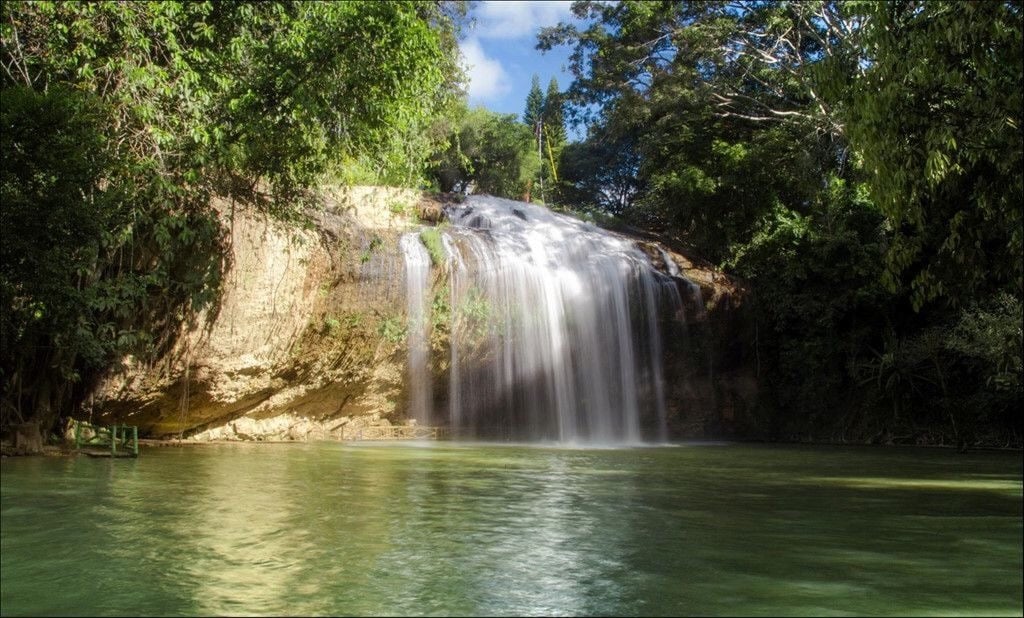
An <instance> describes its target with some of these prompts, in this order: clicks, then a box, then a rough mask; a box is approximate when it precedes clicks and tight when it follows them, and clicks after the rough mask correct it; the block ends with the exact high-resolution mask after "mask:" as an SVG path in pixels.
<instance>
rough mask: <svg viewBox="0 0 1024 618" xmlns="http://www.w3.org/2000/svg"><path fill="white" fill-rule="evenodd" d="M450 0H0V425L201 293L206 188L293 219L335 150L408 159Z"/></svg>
mask: <svg viewBox="0 0 1024 618" xmlns="http://www.w3.org/2000/svg"><path fill="white" fill-rule="evenodd" d="M458 7H459V5H458V4H455V5H453V4H450V3H443V2H442V3H421V2H412V1H407V2H386V3H385V2H381V3H376V2H374V3H369V2H332V3H310V2H289V1H283V2H258V3H257V2H232V3H213V2H159V3H122V2H95V3H56V2H5V3H3V4H2V6H0V67H2V71H0V87H2V94H3V122H4V125H3V127H2V132H3V141H2V148H3V152H2V155H3V160H4V169H3V179H2V191H3V199H2V203H3V206H2V208H3V210H2V218H3V221H2V233H3V235H4V238H3V241H4V242H3V243H2V244H3V251H4V254H3V257H4V265H3V269H2V272H0V275H2V276H0V295H2V299H3V302H4V305H5V315H4V320H3V322H2V334H3V352H2V354H0V409H2V416H0V425H2V426H6V425H7V424H8V423H10V422H11V421H12V420H15V421H16V420H19V419H30V418H34V419H36V420H38V421H40V422H41V423H42V424H43V425H44V426H49V425H51V424H52V423H53V422H54V421H55V419H56V418H57V415H58V414H67V413H69V412H71V411H72V410H73V409H74V408H75V406H76V403H77V402H78V401H81V400H82V399H83V398H84V396H85V395H86V393H87V392H88V390H89V388H90V387H91V383H92V380H93V378H95V377H96V376H98V375H99V374H100V373H102V371H103V370H104V369H106V368H108V367H110V366H112V365H113V364H114V363H115V362H116V361H117V360H118V359H120V358H121V357H123V355H125V354H129V353H131V354H137V355H139V356H140V357H141V358H150V359H151V358H153V357H154V356H155V355H159V354H160V353H161V352H163V351H166V350H167V349H168V346H169V343H170V342H171V341H172V340H173V337H174V336H175V334H176V333H178V332H181V330H182V328H181V326H182V322H186V323H187V322H188V321H189V319H190V318H191V317H192V316H194V315H195V314H196V311H197V310H198V309H201V308H203V307H207V306H209V305H210V303H212V302H214V300H215V298H216V290H217V284H218V277H219V275H220V267H221V264H220V255H221V253H220V247H219V241H220V238H221V234H222V230H221V228H220V225H219V223H218V220H217V216H216V213H215V212H214V210H213V208H212V205H211V201H210V198H211V196H213V195H221V196H225V197H233V198H238V199H240V200H243V203H247V204H249V205H251V206H253V207H255V208H257V209H260V210H262V211H263V212H267V213H270V214H272V215H275V216H278V217H281V218H286V219H298V218H301V217H302V216H303V209H304V208H305V207H306V206H307V205H308V204H309V201H308V200H307V199H306V198H307V196H308V195H309V189H310V187H312V186H314V185H315V184H316V183H317V182H319V181H321V180H323V179H324V178H325V177H326V174H328V173H329V172H331V171H336V167H335V166H337V165H338V164H339V163H338V162H341V164H342V165H347V164H350V163H351V162H353V161H365V162H368V164H370V165H372V166H374V167H375V169H376V171H377V173H378V177H387V178H405V179H407V181H409V182H412V181H413V180H414V179H415V178H417V177H418V176H419V175H420V174H421V173H422V171H423V168H424V165H425V163H426V161H427V159H428V157H429V156H430V154H432V151H433V150H435V149H436V148H438V147H439V146H440V145H441V144H439V143H437V142H432V141H429V140H428V137H427V136H429V132H427V131H426V128H427V127H429V126H430V124H431V123H432V122H433V121H434V120H435V119H436V118H437V117H438V116H443V115H445V114H447V113H449V110H450V108H451V106H452V104H453V103H454V101H455V100H456V99H457V95H458V84H459V82H460V80H461V71H460V70H459V69H458V63H457V60H458V55H457V37H456V36H455V34H456V32H455V30H456V28H457V21H458V14H459V8H458ZM58 155H59V156H58ZM65 168H66V169H65ZM332 168H335V169H333V170H332ZM41 222H47V223H48V226H47V229H42V228H40V227H39V224H40V223H41ZM41 273H42V274H45V280H39V278H40V274H41ZM6 308H10V312H9V313H8V312H7V311H6Z"/></svg>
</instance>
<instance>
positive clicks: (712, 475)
mask: <svg viewBox="0 0 1024 618" xmlns="http://www.w3.org/2000/svg"><path fill="white" fill-rule="evenodd" d="M0 466H2V473H3V476H2V483H0V486H2V503H0V504H2V533H0V541H2V547H0V561H2V564H0V567H2V568H0V602H2V603H0V613H3V614H4V615H23V614H33V615H61V614H77V615H195V614H199V615H243V614H245V615H251V614H262V615H285V614H288V615H323V614H357V615H365V614H378V615H379V614H392V615H422V614H441V615H451V614H456V615H510V614H511V615H537V614H542V615H552V614H557V615H565V614H573V615H665V614H668V615H681V614H682V615H691V614H727V615H736V614H743V615H765V616H773V615H794V614H804V615H807V614H811V615H823V614H857V615H879V614H882V615H894V614H912V615H926V614H942V615H950V614H957V615H963V614H981V615H993V614H1003V615H1006V614H1009V615H1021V614H1022V592H1021V579H1022V506H1021V499H1022V488H1021V467H1022V466H1021V455H1020V453H1013V454H1002V453H1001V454H991V453H980V454H967V455H958V454H956V453H952V452H948V451H940V450H903V449H868V448H858V449H853V448H799V447H777V446H770V447H769V446H745V445H683V446H675V447H660V448H641V449H620V450H613V449H606V450H599V449H595V450H581V449H556V448H543V447H518V446H484V445H464V446H463V445H457V444H451V443H435V444H431V445H419V446H417V445H410V444H398V445H346V444H337V443H329V444H308V445H302V444H279V445H277V444H256V445H254V444H240V445H205V446H195V447H186V448H150V449H144V450H143V453H142V455H141V457H140V458H139V459H138V460H118V461H111V460H104V459H90V458H86V457H79V458H11V459H5V460H3V462H2V464H0Z"/></svg>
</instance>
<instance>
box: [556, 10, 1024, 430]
mask: <svg viewBox="0 0 1024 618" xmlns="http://www.w3.org/2000/svg"><path fill="white" fill-rule="evenodd" d="M1021 9H1022V6H1021V3H1020V2H1019V1H1013V0H1011V1H998V2H987V3H977V2H953V1H949V2H945V1H934V2H918V1H906V2H895V3H892V2H881V1H877V2H876V1H868V2H835V1H828V0H818V1H812V2H787V1H776V2H760V1H744V0H734V1H713V2H639V1H628V0H627V1H623V2H618V3H604V2H575V3H574V4H573V12H574V13H575V15H576V16H577V17H578V18H580V19H581V20H582V24H583V25H582V26H575V25H571V24H560V25H558V26H556V27H553V28H548V29H546V30H544V31H543V32H542V33H541V35H540V37H539V41H538V46H539V47H540V48H541V49H550V48H551V47H553V46H555V45H563V44H565V45H569V46H571V48H572V55H571V69H572V71H573V74H574V78H575V79H574V81H573V83H572V84H571V86H570V87H569V88H568V90H567V92H566V93H565V98H566V102H567V104H568V113H569V116H570V117H571V119H572V120H573V121H574V122H578V123H584V124H585V125H586V126H587V139H586V140H585V141H584V142H583V143H581V144H578V145H572V146H570V147H569V148H566V150H565V151H564V153H563V160H562V164H561V165H562V168H561V169H562V170H563V176H564V178H563V183H562V186H561V187H560V192H559V195H560V197H561V199H563V200H566V201H569V202H570V203H571V204H572V205H574V206H575V207H577V208H583V209H592V208H597V209H603V210H605V211H607V212H609V213H612V214H615V215H617V216H618V217H620V218H622V219H624V220H625V221H626V222H628V223H632V224H635V225H642V226H646V227H649V228H655V229H659V230H661V231H662V232H663V233H664V234H665V235H666V236H669V237H675V238H678V239H680V242H682V243H684V244H686V245H689V246H690V247H691V248H692V249H694V250H696V251H697V252H698V253H699V254H701V255H703V256H705V257H708V258H710V259H712V260H714V261H716V262H717V263H719V264H720V265H721V266H722V267H724V268H726V269H727V270H729V271H730V272H732V273H734V274H736V275H740V276H743V277H744V278H746V279H747V280H748V282H749V284H750V285H751V288H752V290H753V294H754V299H755V304H756V313H757V321H758V327H759V328H758V330H759V332H760V335H759V337H758V341H757V345H756V347H757V350H756V353H757V354H758V357H759V358H761V359H764V358H766V357H769V358H771V362H769V363H765V362H761V363H760V365H759V366H760V367H762V370H763V371H764V372H765V375H763V376H762V383H763V384H764V385H766V386H767V387H768V388H766V389H765V393H766V396H765V397H763V398H762V401H761V403H760V406H759V407H760V410H759V412H758V415H759V416H757V418H754V419H748V420H749V422H750V423H751V424H753V425H757V426H758V427H759V429H758V430H759V431H765V432H768V433H773V434H774V435H777V436H779V435H795V434H797V433H801V432H802V433H803V434H805V435H806V434H809V433H814V432H819V433H820V432H833V435H848V434H849V433H850V432H855V433H856V434H857V435H860V436H862V437H863V436H865V435H874V436H876V437H877V436H885V435H888V436H892V435H893V434H894V433H910V434H911V435H913V434H914V432H916V431H920V427H922V426H924V427H937V426H942V427H945V429H944V431H946V432H947V435H950V436H954V435H955V436H957V437H956V439H957V440H961V441H962V440H967V439H969V438H967V437H965V436H970V435H973V434H972V432H974V431H981V427H982V426H983V425H984V426H986V427H991V426H992V425H991V423H992V422H997V423H1003V424H1002V425H1001V426H1002V427H1003V428H1004V430H1006V428H1007V427H1016V429H1013V430H1012V432H1016V434H1017V435H1019V432H1020V424H1021V423H1020V421H1021V417H1020V415H1019V414H1017V413H1016V412H1015V410H1016V409H1017V408H1019V407H1020V402H1021V389H1020V380H1019V379H1012V380H1010V382H1012V383H1013V384H1014V385H1015V386H1013V387H1009V388H1004V387H1001V386H998V384H1000V383H1004V382H1000V381H1001V380H1005V378H1006V374H1005V373H1000V371H1002V370H998V371H997V370H996V366H1001V367H1004V368H1005V367H1011V366H1012V367H1016V366H1018V365H1019V363H1020V357H1021V355H1020V348H1021V343H1022V335H1021V328H1020V321H1021V320H1020V316H1021V297H1022V291H1024V286H1022V278H1021V269H1022V268H1024V257H1022V245H1021V234H1022V233H1024V232H1022V204H1024V196H1022V191H1021V169H1022V160H1021V145H1022V135H1021V127H1020V122H1021V107H1022V105H1021V100H1022V99H1021V97H1022V92H1024V88H1022V83H1021V82H1022V58H1021V50H1022V41H1021V32H1022V27H1021V25H1022V10H1021ZM981 316H986V317H984V318H983V317H981ZM996 316H1001V317H996ZM980 323H986V324H988V325H989V327H990V328H991V329H992V330H991V331H989V332H993V333H994V332H1000V333H1002V335H1000V336H999V337H993V338H989V339H986V338H985V337H982V336H981V335H980V331H979V330H978V329H977V328H975V326H970V327H968V326H966V325H968V324H971V325H978V324H980ZM997 325H998V326H997ZM967 340H970V341H971V342H973V343H967ZM983 340H985V341H987V342H988V343H987V344H982V343H981V341H983ZM1008 342H1013V343H1012V344H1011V343H1008ZM982 347H985V348H986V349H988V352H985V353H982V352H981V351H980V349H981V348H982ZM1011 349H1012V350H1016V351H1015V352H1013V353H1009V354H1008V355H1007V352H1006V351H1007V350H1011ZM967 350H970V352H967ZM982 357H988V358H989V359H990V360H989V361H988V362H987V364H986V363H984V362H980V359H981V358H982ZM997 357H999V358H1002V359H1003V360H1002V361H1000V362H998V363H995V362H993V360H992V359H995V358H997ZM1011 357H1012V358H1011ZM984 367H988V368H987V369H985V368H984ZM1000 375H1001V376H1003V377H1002V378H1000V377H998V376H1000ZM808 376H814V378H813V379H809V378H808ZM985 423H990V424H988V425H985Z"/></svg>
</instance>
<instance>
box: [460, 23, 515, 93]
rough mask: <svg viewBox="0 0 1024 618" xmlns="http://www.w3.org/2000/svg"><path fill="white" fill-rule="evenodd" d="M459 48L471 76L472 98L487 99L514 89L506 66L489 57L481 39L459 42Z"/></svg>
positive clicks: (467, 71)
mask: <svg viewBox="0 0 1024 618" xmlns="http://www.w3.org/2000/svg"><path fill="white" fill-rule="evenodd" d="M459 50H460V51H462V61H463V64H465V66H466V75H467V77H468V78H469V98H470V99H471V100H474V101H486V100H488V99H494V98H497V97H500V96H502V95H505V94H508V92H509V91H510V90H512V85H511V84H510V83H509V77H508V73H506V72H505V68H504V67H503V66H501V62H499V61H498V60H496V59H494V58H489V57H487V54H485V53H484V50H483V48H482V47H480V41H479V40H477V39H475V38H473V39H467V40H465V41H463V42H462V43H460V44H459Z"/></svg>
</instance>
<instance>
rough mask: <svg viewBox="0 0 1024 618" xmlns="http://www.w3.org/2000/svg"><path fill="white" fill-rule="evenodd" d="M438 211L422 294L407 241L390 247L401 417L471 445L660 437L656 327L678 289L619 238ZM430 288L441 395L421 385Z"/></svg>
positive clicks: (667, 316) (567, 224) (489, 212)
mask: <svg viewBox="0 0 1024 618" xmlns="http://www.w3.org/2000/svg"><path fill="white" fill-rule="evenodd" d="M447 214H448V219H449V221H450V222H451V225H450V226H445V227H444V228H443V229H442V230H441V241H442V245H443V248H444V252H445V254H446V255H445V256H444V259H445V261H446V263H445V264H443V265H438V268H439V269H440V270H439V274H442V273H443V277H439V278H438V282H437V283H435V284H434V286H433V287H432V286H431V281H430V266H431V261H430V254H429V253H428V252H427V250H426V248H425V247H424V245H423V243H422V242H421V241H420V238H419V235H418V234H416V233H409V234H406V235H405V236H403V237H402V239H401V249H402V253H403V255H404V259H405V267H406V288H407V299H408V343H409V409H410V414H411V416H413V417H414V418H416V419H417V420H418V421H420V422H425V423H434V424H441V423H445V424H448V425H449V426H450V427H451V429H452V431H453V432H454V433H455V434H457V435H471V436H474V437H490V438H506V439H542V440H557V441H560V442H583V441H585V442H599V443H623V442H625V443H635V442H640V441H641V440H644V439H664V438H665V436H666V430H665V422H666V413H665V402H664V398H665V388H664V372H663V369H662V360H661V355H662V349H661V336H662V331H661V323H662V321H664V320H667V321H671V320H672V319H675V317H676V316H678V315H681V313H680V312H679V308H680V307H681V301H680V297H679V291H678V287H677V283H676V281H677V280H676V279H675V278H674V277H669V276H666V275H663V274H661V273H659V272H657V271H656V270H655V269H654V268H653V267H652V266H651V263H650V261H649V260H648V258H647V256H646V255H645V254H644V253H643V252H641V251H640V250H639V249H638V248H637V247H636V246H635V245H634V244H633V243H632V242H631V241H630V240H628V239H625V238H622V237H620V236H617V235H615V234H612V233H609V232H606V231H603V230H600V229H598V228H597V227H595V226H593V225H591V224H587V223H584V222H582V221H579V220H577V219H574V218H571V217H567V216H563V215H559V214H556V213H553V212H551V211H549V210H547V209H546V208H543V207H540V206H537V205H533V204H526V203H523V202H515V201H511V200H505V199H500V198H493V197H487V196H473V197H470V198H468V199H467V200H466V201H465V202H464V203H462V204H461V205H457V206H451V207H449V208H448V211H447ZM436 259H437V256H435V261H436ZM432 291H433V292H434V294H435V298H440V299H444V300H445V301H446V302H447V306H448V311H449V313H450V315H449V316H444V317H445V318H447V319H448V320H449V323H448V328H449V345H450V350H449V353H448V354H447V355H446V357H445V359H444V361H445V362H444V363H440V362H436V361H435V364H436V365H438V366H439V367H440V366H441V365H447V367H444V369H446V370H447V373H448V375H447V378H448V379H447V382H446V389H445V390H446V391H447V392H446V393H444V394H442V393H440V392H438V393H435V392H434V391H432V386H431V382H430V376H431V369H430V367H429V364H430V363H431V358H430V349H429V340H430V323H431V316H430V312H431V308H432V305H431V301H430V295H431V292H432ZM435 304H436V301H435ZM435 321H436V317H435ZM435 397H437V398H438V399H439V401H446V403H447V405H446V406H439V407H438V408H437V409H436V410H434V408H433V401H434V398H435ZM443 410H446V411H447V414H446V417H445V415H444V413H443V412H442V411H443Z"/></svg>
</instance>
